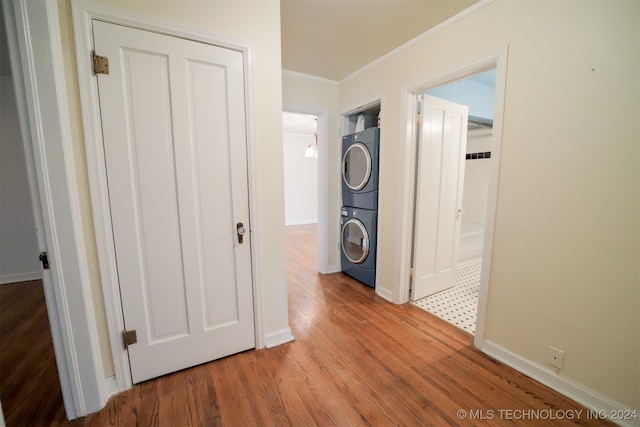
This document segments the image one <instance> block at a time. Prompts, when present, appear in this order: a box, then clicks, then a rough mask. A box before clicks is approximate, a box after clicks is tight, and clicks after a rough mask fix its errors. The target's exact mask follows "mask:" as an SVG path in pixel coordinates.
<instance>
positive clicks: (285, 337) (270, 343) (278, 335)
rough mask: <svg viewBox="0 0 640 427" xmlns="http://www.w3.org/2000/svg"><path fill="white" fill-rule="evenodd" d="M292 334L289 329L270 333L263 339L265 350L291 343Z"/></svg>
mask: <svg viewBox="0 0 640 427" xmlns="http://www.w3.org/2000/svg"><path fill="white" fill-rule="evenodd" d="M293 340H294V338H293V334H292V333H291V329H290V328H284V329H280V330H279V331H275V332H270V333H268V334H266V335H265V337H264V345H265V347H267V348H272V347H277V346H279V345H282V344H285V343H288V342H290V341H293Z"/></svg>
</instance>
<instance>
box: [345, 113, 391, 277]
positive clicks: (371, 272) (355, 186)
mask: <svg viewBox="0 0 640 427" xmlns="http://www.w3.org/2000/svg"><path fill="white" fill-rule="evenodd" d="M345 119H346V120H345V122H346V126H345V131H346V132H345V133H344V135H343V137H342V164H341V175H342V178H341V180H342V184H341V186H342V208H341V210H340V215H341V216H340V249H341V251H340V256H341V258H340V261H341V266H342V272H343V273H345V274H346V275H348V276H350V277H352V278H354V279H356V280H358V281H360V282H362V283H363V284H365V285H367V286H369V287H371V288H375V282H376V255H377V235H378V188H379V164H380V161H379V160H380V120H381V117H380V104H375V105H373V106H369V107H366V108H364V109H362V110H360V111H357V112H354V113H352V114H349V115H347V116H346V117H345Z"/></svg>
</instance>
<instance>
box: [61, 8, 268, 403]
mask: <svg viewBox="0 0 640 427" xmlns="http://www.w3.org/2000/svg"><path fill="white" fill-rule="evenodd" d="M72 11H73V18H74V30H75V31H74V33H75V41H76V55H77V64H78V79H79V81H80V84H79V86H80V98H81V106H82V118H83V123H84V136H85V147H86V156H87V172H88V174H89V184H90V193H91V202H92V206H93V216H94V227H95V232H96V245H97V250H98V257H99V259H100V275H101V279H102V288H103V295H104V300H105V310H106V317H107V326H108V329H109V340H110V344H111V352H112V356H113V361H114V372H115V380H116V390H117V391H123V390H126V389H129V388H131V386H132V381H131V373H130V368H129V360H128V355H127V352H126V350H125V349H124V348H123V346H122V340H121V331H122V330H124V323H123V312H122V305H121V304H120V288H119V286H118V274H117V266H116V258H115V250H114V242H113V232H112V228H111V227H112V226H111V215H110V207H109V206H110V205H109V199H108V191H107V178H106V170H105V158H104V152H103V150H102V148H101V147H102V144H103V141H102V130H101V126H100V123H101V117H100V109H99V97H98V90H97V85H96V84H95V80H94V78H93V74H92V71H91V65H90V58H91V51H92V50H93V32H92V21H93V20H94V19H95V20H100V21H104V22H110V23H113V24H116V25H123V26H129V27H134V28H138V29H142V30H147V31H154V32H157V33H162V34H166V35H169V36H173V37H180V38H185V39H189V40H194V41H197V42H201V43H207V44H212V45H216V46H221V47H224V48H228V49H233V50H237V51H239V52H241V53H242V54H243V62H244V70H245V98H246V104H245V105H246V123H247V127H246V133H247V157H248V177H249V201H250V204H249V209H250V216H251V230H250V232H251V240H252V245H251V253H252V273H253V299H254V313H255V316H254V318H255V325H254V327H255V336H256V348H262V347H264V345H265V337H264V326H263V316H264V313H263V310H262V283H261V277H262V276H261V273H260V260H261V255H260V251H259V248H260V243H259V236H260V232H259V230H260V217H259V215H258V212H259V211H260V210H259V207H258V202H259V197H258V195H257V192H256V191H257V190H256V189H257V187H258V185H257V179H258V178H257V173H256V171H257V160H256V153H257V147H256V137H255V133H256V132H255V88H254V80H255V69H254V57H255V52H254V50H255V48H254V46H253V44H252V43H251V42H245V41H241V40H238V39H234V38H228V37H224V36H220V35H217V34H212V33H210V32H208V31H205V30H199V29H195V28H192V27H190V26H184V25H180V24H177V23H175V22H171V21H165V20H161V19H157V18H151V17H148V16H145V15H139V14H136V13H132V12H129V11H127V10H122V9H117V8H112V7H108V6H102V5H98V4H95V3H91V2H87V1H76V2H73V3H72ZM105 387H106V388H107V389H109V387H108V385H107V386H105Z"/></svg>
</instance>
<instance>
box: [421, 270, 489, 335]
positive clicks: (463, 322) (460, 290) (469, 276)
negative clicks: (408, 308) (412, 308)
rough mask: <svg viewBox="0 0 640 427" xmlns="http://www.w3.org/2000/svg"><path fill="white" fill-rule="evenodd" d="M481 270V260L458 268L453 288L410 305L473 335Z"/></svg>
mask: <svg viewBox="0 0 640 427" xmlns="http://www.w3.org/2000/svg"><path fill="white" fill-rule="evenodd" d="M481 268H482V260H478V261H474V262H473V263H467V264H465V265H462V266H459V268H458V274H457V276H456V285H455V286H454V287H452V288H450V289H447V290H444V291H442V292H438V293H437V294H433V295H429V296H428V297H426V298H422V299H419V300H417V301H412V304H415V305H417V306H418V307H420V308H422V309H423V310H426V311H428V312H429V313H432V314H435V315H436V316H438V317H440V318H442V319H444V320H446V321H447V322H449V323H451V324H453V325H455V326H457V327H459V328H461V329H464V330H465V331H467V332H469V333H471V334H475V332H476V317H477V314H478V293H479V290H480V271H481Z"/></svg>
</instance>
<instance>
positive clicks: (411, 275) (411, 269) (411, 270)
mask: <svg viewBox="0 0 640 427" xmlns="http://www.w3.org/2000/svg"><path fill="white" fill-rule="evenodd" d="M409 277H411V278H412V279H413V267H411V268H410V269H409Z"/></svg>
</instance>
